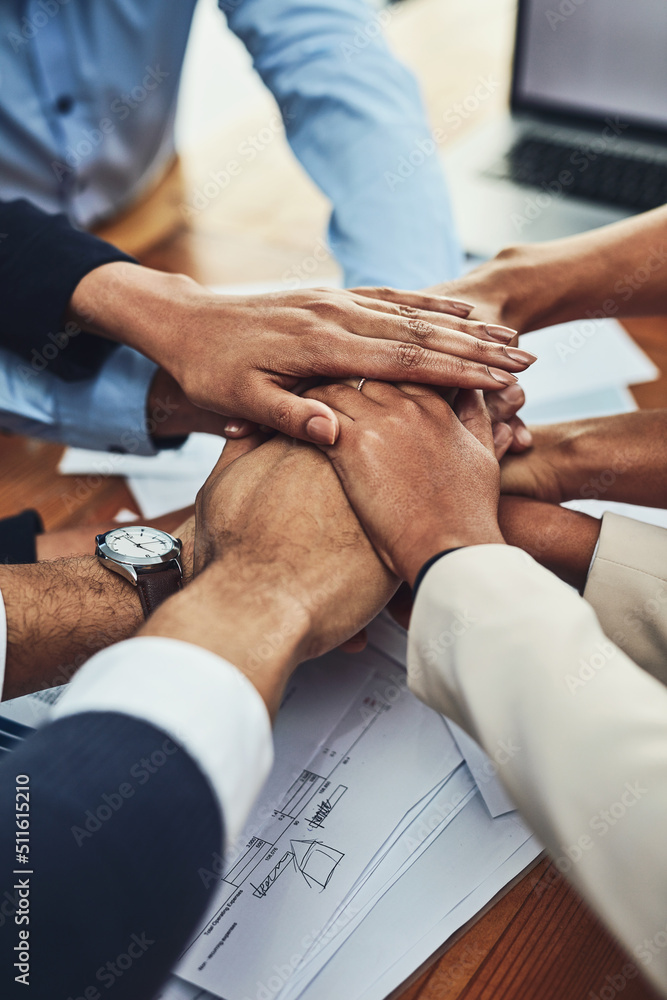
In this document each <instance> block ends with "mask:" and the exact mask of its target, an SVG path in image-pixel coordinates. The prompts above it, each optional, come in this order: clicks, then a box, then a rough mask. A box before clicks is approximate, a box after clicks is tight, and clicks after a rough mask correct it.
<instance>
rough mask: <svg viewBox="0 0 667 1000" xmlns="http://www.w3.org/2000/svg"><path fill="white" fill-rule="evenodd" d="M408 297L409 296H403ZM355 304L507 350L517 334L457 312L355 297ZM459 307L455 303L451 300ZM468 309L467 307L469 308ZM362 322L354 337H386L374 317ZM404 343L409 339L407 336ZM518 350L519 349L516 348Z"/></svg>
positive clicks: (359, 296) (505, 327)
mask: <svg viewBox="0 0 667 1000" xmlns="http://www.w3.org/2000/svg"><path fill="white" fill-rule="evenodd" d="M401 294H406V295H407V293H401ZM353 301H354V302H355V303H356V304H357V305H358V306H360V307H361V308H362V309H365V310H366V311H369V312H373V313H384V314H385V315H386V316H394V317H400V319H401V320H402V322H403V324H404V325H405V321H406V320H413V321H414V320H420V321H421V322H422V323H426V324H430V325H431V326H435V327H436V328H438V329H443V328H445V329H448V330H450V331H454V332H458V333H465V334H468V336H471V337H475V338H476V339H478V340H486V341H493V342H495V343H500V344H502V345H504V346H505V347H508V346H509V345H510V344H511V343H512V342H513V341H516V339H517V338H518V334H517V331H516V330H512V329H510V327H508V326H498V325H497V324H494V323H484V322H481V321H480V320H471V319H468V318H467V316H462V315H461V312H460V311H458V310H457V309H455V308H454V309H452V311H451V312H450V311H448V312H433V311H429V310H428V309H423V308H422V309H419V308H416V307H415V306H412V305H407V304H406V303H405V302H402V301H401V302H386V301H384V300H382V299H371V298H365V297H364V296H362V295H354V296H353ZM450 301H452V302H454V304H455V305H456V300H450ZM466 308H467V306H466ZM360 319H361V322H363V321H364V319H366V325H365V326H364V328H363V330H361V329H355V331H354V332H355V333H363V335H364V336H366V337H379V336H385V335H386V334H385V332H384V324H382V323H380V322H378V318H377V316H375V317H372V318H371V317H360ZM405 339H406V340H408V339H410V338H409V336H405ZM515 346H516V345H515Z"/></svg>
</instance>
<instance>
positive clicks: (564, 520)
mask: <svg viewBox="0 0 667 1000" xmlns="http://www.w3.org/2000/svg"><path fill="white" fill-rule="evenodd" d="M498 521H499V524H500V530H501V532H502V534H503V537H504V539H505V541H506V542H507V544H508V545H515V546H516V547H517V548H520V549H523V550H524V551H525V552H527V553H528V555H530V556H532V557H533V559H535V561H536V562H538V563H540V564H541V565H542V566H544V567H546V569H549V570H551V572H552V573H555V574H556V576H559V577H560V578H561V580H564V581H565V583H569V584H570V586H572V587H576V589H577V590H578V591H579V592H580V593H582V592H583V589H584V587H585V586H586V580H587V577H588V570H589V568H590V565H591V560H592V558H593V553H594V552H595V546H596V545H597V541H598V538H599V536H600V524H601V522H600V521H599V520H598V519H597V518H596V517H589V516H588V515H587V514H580V513H579V512H578V511H574V510H568V509H567V508H565V507H559V506H557V505H555V504H549V503H542V502H541V501H540V500H530V499H528V498H526V497H510V496H504V497H501V498H500V505H499V508H498Z"/></svg>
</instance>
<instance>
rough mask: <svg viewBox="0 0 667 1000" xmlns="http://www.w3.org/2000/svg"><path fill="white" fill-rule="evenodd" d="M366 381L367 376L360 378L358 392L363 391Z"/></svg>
mask: <svg viewBox="0 0 667 1000" xmlns="http://www.w3.org/2000/svg"><path fill="white" fill-rule="evenodd" d="M365 381H366V379H365V378H360V379H359V383H358V385H357V391H358V392H361V390H362V388H363V385H364V382H365Z"/></svg>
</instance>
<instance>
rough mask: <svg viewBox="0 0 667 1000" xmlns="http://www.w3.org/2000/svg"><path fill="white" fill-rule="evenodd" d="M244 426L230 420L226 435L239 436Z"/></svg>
mask: <svg viewBox="0 0 667 1000" xmlns="http://www.w3.org/2000/svg"><path fill="white" fill-rule="evenodd" d="M242 426H243V425H242V424H237V423H236V422H235V421H234V420H230V421H229V423H226V424H225V427H224V430H225V434H238V432H239V431H240V430H241V428H242Z"/></svg>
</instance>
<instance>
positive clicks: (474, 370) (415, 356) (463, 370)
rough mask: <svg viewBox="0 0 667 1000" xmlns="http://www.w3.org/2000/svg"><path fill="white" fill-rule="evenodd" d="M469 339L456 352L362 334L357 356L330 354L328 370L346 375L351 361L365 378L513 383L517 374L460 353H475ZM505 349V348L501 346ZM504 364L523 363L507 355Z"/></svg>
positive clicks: (484, 385)
mask: <svg viewBox="0 0 667 1000" xmlns="http://www.w3.org/2000/svg"><path fill="white" fill-rule="evenodd" d="M455 336H456V337H459V338H461V340H462V341H469V342H470V343H472V344H475V343H478V344H481V343H482V341H479V342H476V341H474V340H473V339H472V338H470V337H465V335H463V334H456V335H455ZM470 343H466V344H465V345H463V346H460V348H459V347H457V348H456V350H455V351H454V353H453V354H447V353H444V352H441V351H439V350H430V349H428V348H426V347H423V346H421V345H420V344H415V343H412V344H409V343H405V342H403V343H393V342H392V341H391V340H373V339H371V338H366V337H359V338H358V340H357V342H356V343H355V349H354V357H353V359H351V358H350V357H349V353H348V356H347V358H346V357H344V356H343V354H339V355H336V356H335V357H333V358H331V360H330V361H329V364H328V369H329V370H328V372H327V374H329V375H331V376H332V377H334V378H345V377H346V376H349V374H350V367H351V361H353V364H354V369H353V370H354V371H355V373H358V374H360V375H365V376H366V378H372V379H379V380H381V381H384V382H423V383H426V384H427V385H441V386H456V387H457V388H460V389H487V390H493V389H502V388H503V387H505V386H508V385H513V384H514V383H515V382H516V381H517V378H516V376H515V375H513V374H512V373H511V372H509V371H505V370H504V368H497V367H496V366H495V363H494V364H485V363H481V362H476V361H471V360H468V359H466V358H465V357H461V356H460V355H459V354H458V351H459V349H460V350H464V351H465V350H468V352H469V353H474V352H475V350H476V348H474V347H473V348H471V347H470ZM485 347H487V348H490V349H491V351H492V352H495V351H496V350H498V348H496V347H495V345H491V344H486V345H485ZM501 350H502V349H501ZM488 358H489V360H490V361H493V362H497V361H499V358H498V356H497V355H496V354H495V353H489V354H488ZM500 363H501V364H502V365H503V366H509V367H514V368H517V370H518V369H521V368H522V367H526V364H524V363H518V362H514V361H511V360H509V359H508V358H505V359H504V360H502V361H500Z"/></svg>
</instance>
